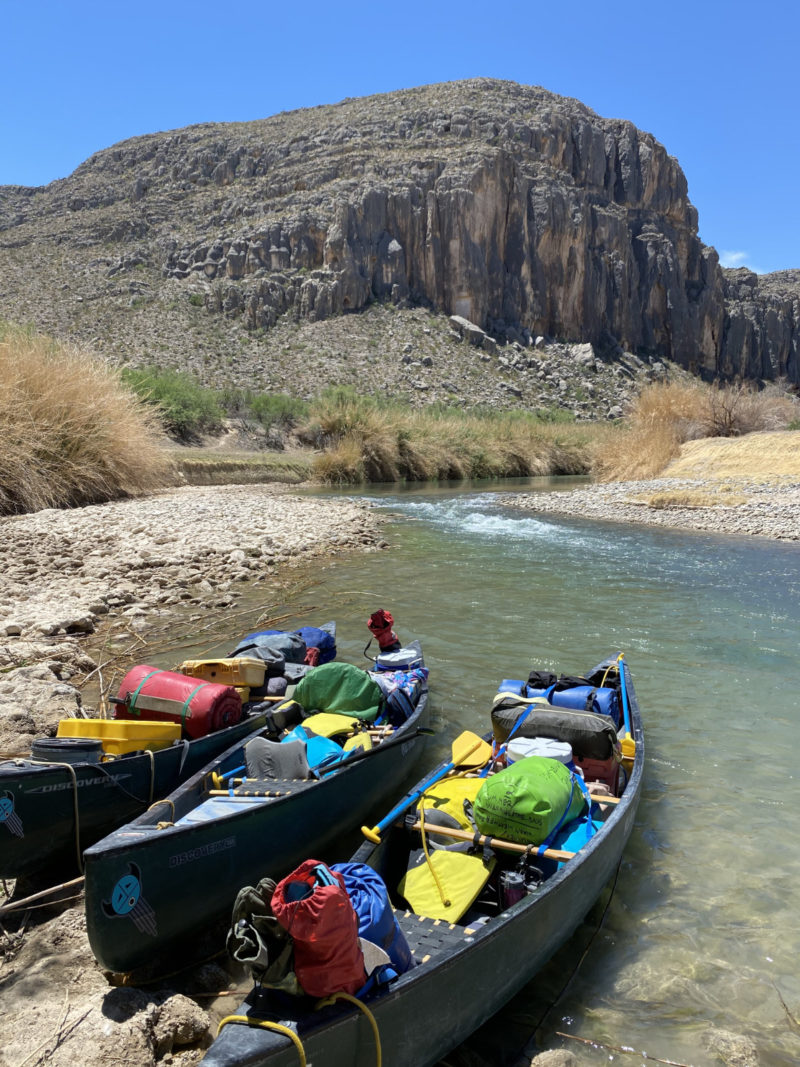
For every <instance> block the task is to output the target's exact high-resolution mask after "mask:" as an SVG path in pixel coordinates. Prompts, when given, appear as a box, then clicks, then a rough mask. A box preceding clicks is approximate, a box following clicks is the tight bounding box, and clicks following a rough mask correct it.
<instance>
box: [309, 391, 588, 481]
mask: <svg viewBox="0 0 800 1067" xmlns="http://www.w3.org/2000/svg"><path fill="white" fill-rule="evenodd" d="M603 432H605V427H601V428H598V427H597V426H590V425H588V424H576V423H574V422H571V421H559V422H547V421H544V420H541V419H538V418H536V417H534V416H532V415H529V414H527V413H525V412H520V411H516V412H492V411H483V412H481V411H475V412H464V411H454V410H452V409H441V408H437V407H433V406H432V407H428V408H423V409H411V408H408V407H406V406H403V405H399V404H392V403H387V402H379V401H377V400H375V399H372V398H365V397H359V396H357V395H356V394H355V393H352V392H350V391H349V390H335V391H334V392H333V393H331V394H328V395H327V396H325V397H322V398H321V399H320V400H318V401H317V402H315V404H314V405H313V409H312V413H311V418H310V420H309V423H308V425H307V426H306V427H305V430H304V434H305V436H306V438H307V439H313V440H314V441H315V442H316V443H317V444H318V445H319V446H321V447H322V448H323V449H324V451H323V452H322V454H321V455H320V456H318V457H317V459H316V460H315V463H314V473H315V476H316V477H317V478H318V479H319V480H320V481H323V482H327V483H333V484H340V485H341V484H356V483H359V482H388V481H398V480H408V481H425V480H431V479H439V480H442V479H464V478H491V477H514V476H519V477H525V476H531V475H550V474H585V473H587V472H588V470H589V466H590V462H591V451H592V447H593V444H594V442H595V440H596V438H597V436H598V434H601V433H603Z"/></svg>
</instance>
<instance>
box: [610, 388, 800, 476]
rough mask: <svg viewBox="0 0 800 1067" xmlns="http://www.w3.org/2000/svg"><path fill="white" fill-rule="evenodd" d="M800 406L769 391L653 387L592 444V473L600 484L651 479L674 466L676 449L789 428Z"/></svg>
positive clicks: (793, 399) (779, 392) (778, 392)
mask: <svg viewBox="0 0 800 1067" xmlns="http://www.w3.org/2000/svg"><path fill="white" fill-rule="evenodd" d="M799 415H800V402H798V400H797V398H796V397H794V396H793V395H792V394H791V393H788V392H786V391H784V390H782V389H781V388H780V386H779V385H777V386H776V385H770V386H767V387H766V388H764V389H762V390H760V391H759V390H757V389H755V387H752V386H749V385H746V384H743V383H737V384H734V385H718V384H714V385H706V384H704V383H702V382H680V383H678V382H659V383H656V384H653V385H648V386H646V387H645V388H644V389H643V390H642V391H641V393H640V394H639V396H638V397H637V398H636V400H635V401H634V404H633V408H632V410H631V413H630V416H629V417H628V419H627V420H626V422H625V424H623V425H622V426H620V427H617V429H616V432H615V433H612V434H609V435H608V436H607V438H606V439H605V440H604V441H602V442H598V446H597V448H596V450H595V454H594V460H593V464H592V473H593V475H594V476H595V477H596V478H597V479H598V480H600V481H632V480H636V479H643V478H652V477H655V476H656V475H658V474H660V473H661V472H662V471H663V470H664V469H665V467H667V465H668V464H669V463H671V462H672V461H673V460H675V459H676V458H677V457H678V456H679V455H680V451H681V445H683V444H685V443H686V442H687V441H695V440H699V439H701V438H708V437H739V436H741V435H744V434H750V433H755V432H759V431H765V430H781V429H786V428H790V427H792V426H794V425H795V424H796V422H797V419H798V416H799Z"/></svg>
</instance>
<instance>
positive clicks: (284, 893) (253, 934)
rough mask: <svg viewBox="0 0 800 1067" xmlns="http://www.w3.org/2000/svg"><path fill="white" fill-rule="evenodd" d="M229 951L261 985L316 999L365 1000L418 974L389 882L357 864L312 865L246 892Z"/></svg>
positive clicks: (242, 894) (236, 914) (242, 893)
mask: <svg viewBox="0 0 800 1067" xmlns="http://www.w3.org/2000/svg"><path fill="white" fill-rule="evenodd" d="M227 947H228V951H229V953H230V954H231V956H232V957H233V958H234V959H235V960H237V961H238V962H239V963H243V964H244V965H245V966H247V967H248V969H249V970H250V972H251V974H252V976H253V978H254V980H255V982H256V983H257V984H258V985H261V986H266V987H269V988H276V989H281V990H283V991H284V992H289V993H294V994H300V995H302V994H307V995H308V996H312V997H326V996H330V995H332V994H336V993H347V994H350V995H357V996H358V995H360V996H363V995H365V994H366V993H367V992H369V990H370V989H371V988H373V987H377V986H380V985H386V984H387V983H388V982H390V981H392V980H393V979H394V978H396V977H397V976H398V975H399V974H402V973H404V972H405V971H407V970H409V969H410V968H411V967H413V966H414V958H413V956H412V955H411V951H410V949H409V947H408V943H407V942H406V939H405V937H404V936H403V933H402V931H401V930H400V927H399V926H398V924H397V920H396V919H395V916H394V912H393V911H392V907H391V903H390V901H389V894H388V892H387V890H386V886H385V884H384V883H383V880H382V879H381V878H380V876H379V875H378V874H376V872H375V871H373V870H372V869H371V868H368V867H365V866H364V865H363V864H358V863H341V864H336V865H335V866H334V867H328V866H326V865H325V864H324V863H320V862H319V861H318V860H314V859H308V860H305V862H303V863H302V864H301V865H300V866H299V867H298V868H297V869H296V870H294V871H292V873H291V874H289V875H288V876H287V877H286V878H284V879H283V880H282V881H280V882H278V883H277V885H276V884H275V882H273V881H272V880H270V879H262V881H261V882H259V884H258V886H255V887H253V886H246V887H245V888H244V889H242V890H241V891H240V892H239V894H238V896H237V898H236V903H235V904H234V908H233V916H232V923H231V928H230V931H229V933H228V940H227Z"/></svg>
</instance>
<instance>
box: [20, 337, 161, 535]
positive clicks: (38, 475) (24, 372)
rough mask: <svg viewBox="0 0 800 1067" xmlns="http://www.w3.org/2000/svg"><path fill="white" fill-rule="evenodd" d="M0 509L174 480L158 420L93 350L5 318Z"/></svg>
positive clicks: (67, 501)
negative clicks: (90, 351)
mask: <svg viewBox="0 0 800 1067" xmlns="http://www.w3.org/2000/svg"><path fill="white" fill-rule="evenodd" d="M0 435H1V437H2V442H3V447H2V450H0V514H6V515H7V514H12V513H15V512H25V511H37V510H39V509H40V508H45V507H73V506H76V505H80V504H92V503H99V502H102V501H105V500H112V499H114V498H117V497H123V496H134V495H139V494H142V493H146V492H149V491H152V490H153V489H156V488H158V487H160V486H161V485H163V484H165V482H166V480H167V476H168V471H169V469H170V461H169V459H168V457H167V454H166V453H165V451H164V450H163V447H162V442H161V433H160V426H159V424H158V422H157V420H156V417H155V416H154V415H153V414H152V413H151V412H150V411H149V410H148V409H147V408H145V407H144V405H143V404H142V403H141V402H140V401H139V400H137V399H136V398H135V397H134V396H133V394H132V393H131V392H130V391H129V390H127V389H125V388H124V387H123V386H122V384H121V383H120V380H119V377H118V376H117V374H116V372H114V371H113V370H111V369H110V368H109V367H107V366H106V365H105V364H104V363H102V362H101V361H99V360H98V359H96V358H95V357H93V356H92V355H90V354H89V353H88V352H86V351H84V350H81V349H78V348H75V347H72V346H70V345H64V344H59V343H56V342H54V341H52V340H51V339H49V338H47V337H44V336H42V335H40V334H37V333H35V332H33V331H32V330H27V329H22V328H20V327H15V326H10V325H8V324H5V323H2V322H0Z"/></svg>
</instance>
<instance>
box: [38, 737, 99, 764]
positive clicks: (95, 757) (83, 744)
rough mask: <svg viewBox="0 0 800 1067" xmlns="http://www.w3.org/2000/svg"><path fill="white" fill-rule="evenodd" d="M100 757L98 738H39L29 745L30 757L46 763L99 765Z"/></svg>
mask: <svg viewBox="0 0 800 1067" xmlns="http://www.w3.org/2000/svg"><path fill="white" fill-rule="evenodd" d="M102 755H103V742H102V741H101V740H100V738H99V737H40V738H39V739H38V740H36V741H34V742H33V744H32V745H31V757H32V758H33V759H36V760H46V761H47V762H48V763H75V764H77V763H99V762H100V759H101V758H102Z"/></svg>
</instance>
